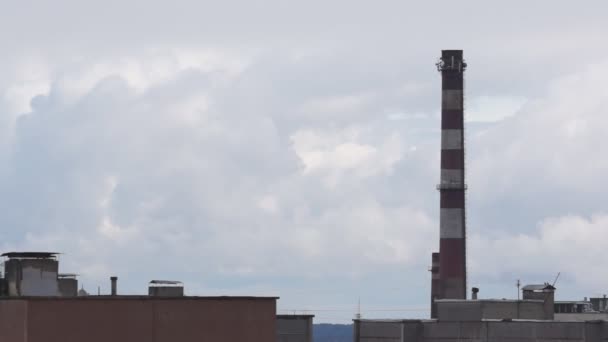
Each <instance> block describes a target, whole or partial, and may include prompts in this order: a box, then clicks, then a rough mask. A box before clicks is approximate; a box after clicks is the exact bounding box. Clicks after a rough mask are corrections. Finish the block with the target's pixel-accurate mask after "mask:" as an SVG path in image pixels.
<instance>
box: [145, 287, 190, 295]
mask: <svg viewBox="0 0 608 342" xmlns="http://www.w3.org/2000/svg"><path fill="white" fill-rule="evenodd" d="M148 296H153V297H183V296H184V287H183V286H150V287H148Z"/></svg>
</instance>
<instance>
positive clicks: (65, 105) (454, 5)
mask: <svg viewBox="0 0 608 342" xmlns="http://www.w3.org/2000/svg"><path fill="white" fill-rule="evenodd" d="M584 5H585V6H582V5H581V4H578V3H574V2H572V1H535V2H530V1H510V2H502V3H500V4H499V3H497V2H493V3H490V2H488V1H481V0H475V1H473V0H471V1H460V2H447V1H444V2H438V1H437V2H432V1H426V2H419V1H416V2H414V1H411V2H410V1H391V0H387V1H356V0H355V1H352V0H351V1H345V0H344V1H343V0H334V1H317V0H308V1H291V2H289V1H279V0H266V1H264V0H260V1H237V0H227V1H221V2H220V1H200V0H199V1H193V0H192V1H190V0H182V1H176V0H173V1H152V0H149V1H140V0H129V1H127V0H121V1H117V0H116V1H115V0H105V1H81V0H78V1H77V0H57V1H53V2H49V1H27V0H23V1H19V2H5V3H3V5H2V10H1V11H0V42H1V44H0V55H1V56H2V58H1V60H2V63H1V64H0V249H1V250H2V251H3V252H6V251H13V250H50V251H58V252H62V253H64V254H63V255H62V256H61V271H64V272H75V273H79V274H80V281H81V283H82V284H83V285H84V287H85V289H87V290H89V291H90V292H97V287H98V286H100V287H101V291H102V292H107V291H108V290H109V277H110V276H111V275H116V276H118V277H119V290H120V291H121V292H123V293H143V292H145V291H146V286H147V282H148V281H149V280H151V279H176V280H182V281H184V282H185V284H186V292H187V293H188V294H191V295H218V294H235V295H236V294H246V295H278V296H280V297H281V299H280V301H279V304H278V310H279V311H280V312H286V311H289V312H294V311H296V310H297V311H301V310H312V312H313V313H316V314H317V321H318V322H319V321H325V322H348V321H349V320H350V319H351V318H352V316H353V314H354V313H355V310H356V307H357V301H358V300H359V299H360V301H361V307H362V311H363V315H364V317H423V316H426V315H428V298H429V292H430V274H429V272H428V271H427V267H428V266H429V264H430V258H431V252H433V251H436V250H437V249H438V244H439V243H438V235H439V234H438V214H439V194H438V193H437V191H436V190H435V184H436V183H437V182H438V180H439V148H440V147H439V146H440V145H439V136H440V134H439V133H440V132H439V128H440V122H439V109H440V108H439V105H440V76H439V74H438V73H437V71H436V69H435V66H434V63H435V62H436V59H437V57H438V56H439V55H440V51H441V49H463V50H464V54H465V58H466V60H467V62H468V64H469V69H468V70H467V73H466V117H467V131H466V135H467V139H466V143H467V154H466V159H467V168H468V170H467V177H468V180H467V182H468V184H469V192H468V196H467V205H468V233H467V237H468V258H469V264H468V271H469V285H473V286H478V287H480V288H481V292H480V296H482V297H498V298H503V297H515V296H516V287H515V282H516V280H517V279H521V281H522V283H534V282H543V281H553V279H554V278H555V276H556V274H557V273H558V272H561V276H560V279H559V281H558V283H557V284H556V286H557V288H558V292H557V297H558V299H582V298H583V297H585V296H586V297H589V296H599V295H601V294H603V293H606V292H608V285H607V284H608V273H606V272H605V264H606V261H607V259H608V257H607V254H606V251H607V249H606V246H607V244H606V241H608V210H607V207H606V206H607V205H608V204H607V203H608V201H607V200H608V195H606V194H607V193H608V180H606V177H607V173H606V172H607V171H608V158H606V157H605V148H606V147H605V141H606V140H605V135H606V131H608V87H607V85H606V79H608V44H606V37H607V36H608V22H606V13H608V5H606V4H605V2H604V1H586V2H585V3H584Z"/></svg>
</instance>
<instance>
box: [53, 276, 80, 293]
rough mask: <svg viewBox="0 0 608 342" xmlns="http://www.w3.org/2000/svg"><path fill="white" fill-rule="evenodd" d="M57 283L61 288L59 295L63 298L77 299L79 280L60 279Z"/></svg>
mask: <svg viewBox="0 0 608 342" xmlns="http://www.w3.org/2000/svg"><path fill="white" fill-rule="evenodd" d="M57 281H58V286H59V294H60V295H61V296H62V297H75V296H77V295H78V279H76V278H60V279H58V280H57Z"/></svg>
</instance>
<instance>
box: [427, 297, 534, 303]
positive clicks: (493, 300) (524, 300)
mask: <svg viewBox="0 0 608 342" xmlns="http://www.w3.org/2000/svg"><path fill="white" fill-rule="evenodd" d="M435 303H544V301H543V300H542V299H495V298H488V299H435Z"/></svg>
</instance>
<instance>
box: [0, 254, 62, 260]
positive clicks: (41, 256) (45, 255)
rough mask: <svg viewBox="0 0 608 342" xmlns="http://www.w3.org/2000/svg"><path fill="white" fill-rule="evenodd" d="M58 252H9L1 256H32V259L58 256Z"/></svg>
mask: <svg viewBox="0 0 608 342" xmlns="http://www.w3.org/2000/svg"><path fill="white" fill-rule="evenodd" d="M58 254H59V253H57V252H8V253H4V254H2V255H1V256H3V257H9V258H17V259H19V258H30V259H50V258H56V257H57V255H58Z"/></svg>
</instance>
